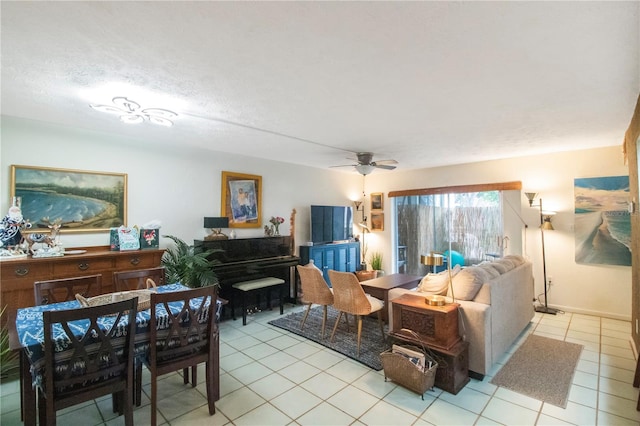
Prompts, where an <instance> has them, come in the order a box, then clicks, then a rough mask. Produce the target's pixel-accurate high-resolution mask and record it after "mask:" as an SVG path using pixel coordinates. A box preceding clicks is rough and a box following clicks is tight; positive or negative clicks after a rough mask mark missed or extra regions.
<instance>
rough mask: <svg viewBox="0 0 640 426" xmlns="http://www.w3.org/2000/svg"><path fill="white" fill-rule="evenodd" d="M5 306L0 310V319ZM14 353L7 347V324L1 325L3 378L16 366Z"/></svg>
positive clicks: (1, 367)
mask: <svg viewBox="0 0 640 426" xmlns="http://www.w3.org/2000/svg"><path fill="white" fill-rule="evenodd" d="M6 308H7V307H6V306H5V307H4V308H2V310H0V321H3V319H2V317H3V316H4V311H5V309H6ZM16 358H17V357H16V353H15V352H13V351H12V350H11V349H9V331H8V330H7V326H6V325H5V326H3V327H2V328H1V329H0V377H2V378H5V377H7V375H8V374H9V372H10V370H12V369H14V368H15V367H17V366H18V364H17V363H16V362H15V361H16Z"/></svg>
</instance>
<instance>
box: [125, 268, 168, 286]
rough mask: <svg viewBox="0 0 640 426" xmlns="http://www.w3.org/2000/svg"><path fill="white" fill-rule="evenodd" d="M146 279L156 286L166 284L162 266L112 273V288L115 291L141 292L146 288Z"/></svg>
mask: <svg viewBox="0 0 640 426" xmlns="http://www.w3.org/2000/svg"><path fill="white" fill-rule="evenodd" d="M148 278H151V279H152V280H153V282H154V283H155V284H156V285H164V284H166V278H165V269H164V266H158V267H156V268H147V269H136V270H133V271H119V272H114V273H113V288H114V289H115V291H129V290H143V289H146V288H147V279H148Z"/></svg>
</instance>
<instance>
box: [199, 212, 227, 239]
mask: <svg viewBox="0 0 640 426" xmlns="http://www.w3.org/2000/svg"><path fill="white" fill-rule="evenodd" d="M204 227H205V228H209V229H210V230H211V233H210V234H209V235H207V236H206V237H204V239H205V241H211V240H227V239H229V237H227V236H226V235H225V234H223V233H222V230H221V228H228V227H229V218H228V217H205V218H204Z"/></svg>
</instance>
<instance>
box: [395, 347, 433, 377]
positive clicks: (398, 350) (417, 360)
mask: <svg viewBox="0 0 640 426" xmlns="http://www.w3.org/2000/svg"><path fill="white" fill-rule="evenodd" d="M391 352H392V353H395V354H400V355H402V356H404V357H405V358H407V359H408V360H409V361H411V363H413V365H415V366H416V367H417V368H418V369H420V371H424V370H425V355H424V353H422V352H418V351H414V350H413V349H409V348H405V347H404V346H400V345H393V346H392V347H391Z"/></svg>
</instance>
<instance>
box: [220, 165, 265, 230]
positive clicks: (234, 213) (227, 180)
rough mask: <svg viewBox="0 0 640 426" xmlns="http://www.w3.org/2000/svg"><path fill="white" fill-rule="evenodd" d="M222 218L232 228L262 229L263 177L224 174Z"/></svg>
mask: <svg viewBox="0 0 640 426" xmlns="http://www.w3.org/2000/svg"><path fill="white" fill-rule="evenodd" d="M221 193H222V200H221V203H220V206H221V209H222V211H221V212H220V215H221V216H226V217H228V218H229V227H230V228H260V227H261V223H262V211H261V210H262V207H261V206H262V177H261V176H257V175H248V174H244V173H234V172H222V191H221Z"/></svg>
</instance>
